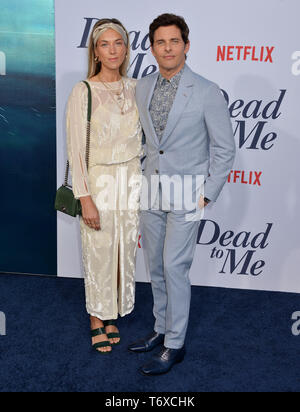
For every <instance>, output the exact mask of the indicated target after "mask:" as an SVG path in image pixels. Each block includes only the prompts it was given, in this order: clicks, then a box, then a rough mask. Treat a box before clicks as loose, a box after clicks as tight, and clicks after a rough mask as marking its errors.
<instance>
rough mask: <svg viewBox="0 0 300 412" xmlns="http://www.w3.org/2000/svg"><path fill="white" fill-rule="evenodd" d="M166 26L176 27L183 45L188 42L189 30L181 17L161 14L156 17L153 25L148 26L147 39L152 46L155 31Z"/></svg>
mask: <svg viewBox="0 0 300 412" xmlns="http://www.w3.org/2000/svg"><path fill="white" fill-rule="evenodd" d="M167 26H177V27H178V28H179V29H180V31H181V35H182V39H183V41H184V43H185V44H187V43H188V42H189V34H190V29H189V27H188V25H187V24H186V21H185V20H184V18H183V17H181V16H176V15H175V14H168V13H166V14H162V15H161V16H158V17H157V18H156V19H155V20H154V21H153V23H151V25H150V29H149V38H150V43H151V45H152V46H153V44H154V34H155V32H156V30H157V29H159V28H160V27H167Z"/></svg>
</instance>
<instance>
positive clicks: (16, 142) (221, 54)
mask: <svg viewBox="0 0 300 412" xmlns="http://www.w3.org/2000/svg"><path fill="white" fill-rule="evenodd" d="M4 3H5V4H6V3H7V4H6V9H5V10H6V12H7V10H9V8H10V7H11V9H10V13H11V15H12V14H13V15H14V16H15V15H18V8H17V7H16V3H18V4H19V3H22V4H24V5H25V4H26V5H27V6H26V7H25V9H24V8H23V9H22V8H20V7H19V9H20V10H19V12H20V15H19V16H20V17H19V19H15V20H12V19H10V16H9V13H8V14H6V18H5V19H4V18H3V12H2V10H1V15H0V22H1V26H0V32H1V33H0V34H1V38H0V82H1V83H0V85H1V90H0V93H1V95H0V99H1V100H0V133H1V166H0V167H1V168H2V176H4V178H3V180H4V181H3V185H2V187H4V193H5V194H8V195H9V196H10V198H9V199H8V200H7V199H5V202H4V204H5V209H3V211H4V217H5V219H4V220H5V222H4V231H3V236H2V237H1V254H3V256H2V255H1V262H0V265H1V266H0V271H12V272H14V271H22V270H21V269H22V267H24V268H25V267H26V268H27V267H29V269H26V271H30V263H29V262H30V261H31V262H32V261H33V260H34V261H35V264H34V265H32V266H31V268H32V270H31V272H30V273H44V274H52V273H53V265H54V266H55V272H57V274H58V276H66V277H82V276H83V269H82V263H81V245H80V233H79V225H78V221H77V220H76V219H72V218H69V217H67V216H64V215H63V214H60V213H59V214H57V239H56V224H53V216H55V214H53V210H52V203H51V202H50V201H49V204H47V206H45V202H44V203H41V200H40V198H39V199H38V198H35V196H36V186H35V183H36V182H37V179H40V182H41V181H43V182H44V184H43V185H42V184H41V183H39V186H38V187H39V189H40V192H39V194H40V196H41V197H42V198H43V196H44V199H46V198H47V201H48V200H49V192H51V195H52V197H54V194H55V193H54V192H55V190H52V189H53V187H52V186H51V179H52V177H51V176H52V173H53V176H55V178H56V176H57V187H58V186H60V185H61V183H62V181H63V178H64V169H65V163H66V159H67V156H66V137H65V110H66V102H67V99H68V96H69V94H70V92H71V90H72V88H73V86H74V85H75V83H77V82H78V81H80V80H83V79H85V78H86V76H87V41H88V37H89V34H90V32H91V29H92V27H93V25H94V24H95V23H96V21H97V20H98V19H100V18H103V17H110V18H111V17H115V18H117V19H119V20H121V21H122V22H123V24H124V25H125V26H126V27H127V29H128V31H129V32H130V40H131V50H132V53H131V67H130V71H129V76H131V77H134V78H137V79H139V78H141V77H144V76H147V75H149V74H151V73H154V72H156V71H157V70H158V68H157V64H156V62H155V59H154V58H153V56H152V55H151V50H150V42H149V37H148V31H149V24H150V23H151V22H152V20H153V19H154V18H155V17H157V16H158V15H159V14H161V13H165V12H171V13H175V14H179V15H182V16H184V17H185V19H186V21H187V23H188V25H189V26H190V29H191V36H190V40H191V50H190V52H189V55H188V64H189V66H190V67H191V68H192V69H193V70H194V71H195V72H197V73H199V74H200V75H202V76H204V77H207V78H208V79H210V80H212V81H214V82H216V83H217V84H219V86H220V88H221V89H222V91H223V94H224V98H225V99H226V101H227V103H228V107H229V110H230V115H231V120H232V126H233V130H234V135H235V141H236V146H237V157H236V160H235V164H234V167H233V170H232V171H231V173H230V175H229V177H228V182H227V185H226V186H225V188H224V190H223V192H222V194H221V196H220V198H219V199H218V202H217V203H215V204H212V205H210V206H209V207H208V208H207V209H206V211H205V216H204V219H203V220H202V222H201V224H200V230H199V235H198V239H197V249H196V256H195V261H194V264H193V266H192V270H191V280H192V283H193V284H194V285H202V286H216V287H229V288H243V289H254V290H271V291H286V292H298V293H300V281H299V275H298V273H299V269H298V268H299V266H300V240H299V236H298V227H299V210H300V193H299V183H298V176H299V166H298V164H299V162H298V157H299V155H300V137H299V130H300V124H299V96H300V42H299V23H298V19H299V17H298V16H299V14H300V2H299V1H298V0H264V1H260V0H252V1H251V2H249V1H241V0H210V1H209V2H207V1H203V0H186V1H185V2H182V1H181V0H165V1H164V2H158V1H152V2H143V3H141V2H140V1H138V0H126V1H121V0H116V1H114V2H113V3H110V2H99V0H85V1H79V0H76V1H74V0H56V1H55V36H56V130H57V136H56V137H55V134H54V133H53V134H52V135H51V133H52V132H51V130H52V129H51V127H52V126H51V125H50V123H48V122H49V117H48V116H50V115H51V113H52V112H51V110H53V109H52V106H53V103H52V101H48V100H47V99H48V97H49V93H48V94H47V93H46V92H44V93H45V94H44V95H43V96H46V98H45V100H44V101H45V102H47V104H46V103H45V105H44V106H41V105H40V104H41V103H39V104H37V103H34V104H33V103H31V101H28V102H27V103H26V101H24V100H25V99H22V98H21V97H20V96H22V92H21V91H22V87H23V86H21V85H20V86H19V85H17V83H15V84H14V80H13V79H14V78H16V79H20V77H18V76H19V73H20V72H22V70H23V69H24V70H25V68H26V70H27V65H26V64H25V63H24V61H23V58H22V53H24V49H25V50H29V53H30V54H31V56H32V66H31V68H30V70H31V71H32V75H30V76H31V77H32V76H33V73H34V76H38V77H37V79H38V80H37V81H35V82H34V83H33V86H32V91H34V92H35V93H38V92H39V90H40V87H42V86H41V83H40V82H39V81H40V79H43V82H42V84H43V85H45V84H46V83H45V81H46V79H51V75H52V74H51V73H52V72H51V70H52V69H51V68H52V67H53V65H52V63H51V62H49V64H48V66H47V67H45V66H40V67H42V70H40V71H38V72H36V70H35V69H33V67H35V66H34V64H35V63H37V61H38V60H39V59H42V61H44V60H43V59H44V57H45V55H47V56H48V58H49V56H50V55H51V53H50V51H49V48H50V49H51V47H52V46H51V47H50V45H51V44H52V43H51V42H52V39H53V35H54V32H51V30H50V31H47V32H45V27H48V26H47V24H46V23H45V17H46V16H48V18H49V19H50V18H51V7H53V6H54V4H53V1H50V0H49V1H48V0H47V1H43V2H40V1H34V0H24V2H16V1H12V0H10V1H9V2H8V1H6V0H5V1H4ZM8 3H9V4H15V7H13V6H9V5H8ZM46 4H47V7H48V8H47V7H46ZM1 5H2V3H1ZM49 8H50V10H49ZM28 10H29V11H30V13H29V16H30V18H29V17H28V18H23V16H24V17H25V16H27V14H26V12H28ZM35 13H37V15H35ZM40 14H43V16H44V17H43V18H42V17H41V15H40ZM30 19H31V20H32V21H33V22H34V24H35V25H36V27H35V26H33V28H32V30H31V33H40V34H41V33H43V34H44V37H42V35H41V36H40V37H39V38H38V37H31V38H30V40H29V44H28V43H26V42H25V43H24V44H23V43H22V44H23V47H22V52H21V51H18V50H19V49H18V47H19V46H20V45H21V41H22V42H23V41H25V40H26V36H27V35H29V34H28V33H27V32H26V34H25V36H21V37H20V38H19V37H17V34H16V36H14V35H13V33H14V32H19V31H22V30H20V29H19V28H16V27H8V26H9V24H10V23H9V22H10V21H14V23H13V24H15V25H16V24H17V22H19V24H20V25H19V27H22V29H23V28H26V27H27V23H28V22H30V21H31V20H30ZM25 23H26V24H25ZM32 24H33V23H32ZM3 27H4V28H3ZM26 30H27V28H26ZM53 30H54V29H53ZM3 32H4V33H6V32H10V33H11V34H10V37H9V38H7V37H5V34H4V37H3ZM3 39H5V41H4V40H3ZM37 39H39V41H40V43H39V44H40V49H39V52H38V53H37V54H36V53H35V52H36V50H37V44H36V41H37ZM42 39H44V41H45V43H43V42H42ZM51 50H52V49H51ZM26 62H27V63H28V59H27V60H26ZM30 70H29V71H30ZM41 72H42V73H41ZM7 73H9V75H12V73H15V74H14V76H15V77H10V78H8V77H6V76H5V74H6V75H7ZM26 73H28V72H26ZM26 76H28V74H26ZM5 78H6V79H7V83H5V80H3V79H5ZM22 78H23V79H24V76H23V77H22ZM25 78H26V79H27V78H28V77H25ZM9 79H10V83H8V80H9ZM34 79H35V78H34ZM47 81H48V80H47ZM3 85H4V86H3ZM16 85H17V86H16ZM26 90H27V89H26ZM43 90H44V89H43ZM49 90H51V87H50V85H48V92H49ZM17 91H19V94H17ZM3 93H4V94H3ZM39 93H40V92H39ZM50 95H51V93H50ZM3 96H4V98H3ZM26 96H27V95H26ZM42 100H43V99H42ZM50 100H51V99H50ZM21 103H22V104H21ZM22 105H23V106H22ZM21 106H22V110H23V112H22V113H25V112H26V120H24V122H22V123H21V125H20V126H18V122H19V121H20V119H21V118H22V116H23V114H21V112H20V113H19V115H18V116H16V115H15V113H14V112H13V113H12V114H11V115H10V116H8V115H9V110H10V109H11V108H14V110H15V109H16V110H21ZM41 107H43V108H45V111H43V110H41V109H40V108H41ZM46 109H47V110H46ZM47 113H48V114H47ZM39 115H40V116H41V119H42V120H41V121H42V122H44V123H43V125H42V126H41V127H42V132H41V130H40V129H39V131H38V132H36V129H37V128H38V126H34V125H38V124H40V123H38V121H39V120H40V119H39ZM30 116H32V117H30ZM7 122H9V124H10V128H8V126H7ZM14 122H16V125H15V129H14V128H13V126H12V125H13V124H14ZM17 130H18V131H17ZM33 131H35V132H36V133H37V134H34V133H33ZM12 133H15V135H13V134H12ZM49 133H50V134H49ZM50 135H51V136H52V141H51V146H49V142H50V140H51V139H49V136H50ZM16 136H17V137H16ZM35 136H37V137H35ZM56 138H57V141H56V149H57V159H56V160H57V166H55V162H53V160H51V159H52V158H51V153H52V150H53V146H52V145H53V142H54V141H55V139H56ZM54 145H55V142H54ZM54 147H55V146H54ZM46 151H48V152H46ZM29 154H30V156H29ZM46 154H47V155H48V157H47V155H46ZM25 163H26V165H25ZM29 166H30V167H32V169H34V171H35V173H33V172H32V171H30V168H29ZM42 166H44V168H43V167H42ZM56 168H57V169H56ZM45 174H48V176H50V177H48V181H47V180H45ZM17 179H20V180H17ZM24 181H26V182H31V183H32V188H31V189H30V190H31V192H30V190H29V189H28V187H27V186H25V185H23V183H24ZM17 182H21V183H18V187H15V185H16V184H17ZM28 184H30V183H28ZM13 187H15V190H14V194H12V192H13V190H12V189H11V188H13ZM8 188H10V189H9V190H8ZM25 191H26V195H27V197H24V196H25V194H24V192H25ZM20 193H21V196H20ZM28 194H30V196H29V195H28ZM31 195H32V196H33V197H32V199H34V202H33V201H31V200H30V199H31ZM17 199H18V200H17ZM1 203H2V205H1V207H3V202H2V200H1ZM33 203H35V206H36V209H34V205H33ZM25 208H27V213H26V216H25V212H24V210H25ZM41 216H42V217H43V218H44V220H43V219H42V217H41ZM55 219H56V216H55ZM55 223H56V221H55ZM54 226H55V227H54ZM24 228H25V231H24ZM53 233H54V234H55V241H54V240H53ZM142 235H143V234H142V233H141V239H140V242H139V250H138V262H137V280H138V281H149V274H148V273H147V270H146V268H145V265H144V259H143V236H142ZM33 242H34V245H33ZM16 245H18V247H16ZM46 249H47V250H48V254H46V253H45V250H46ZM53 249H54V250H55V252H57V257H56V254H55V256H53V253H52V252H53ZM7 256H8V257H7ZM2 258H3V260H2ZM26 259H27V263H28V265H27V266H26V265H25V264H24V262H25V263H26ZM2 261H3V262H4V263H2ZM18 263H20V264H19V265H18ZM56 268H57V271H56Z"/></svg>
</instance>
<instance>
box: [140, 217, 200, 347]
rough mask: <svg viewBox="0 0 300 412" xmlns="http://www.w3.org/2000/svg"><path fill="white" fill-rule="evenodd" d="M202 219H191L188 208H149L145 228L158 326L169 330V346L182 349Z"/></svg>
mask: <svg viewBox="0 0 300 412" xmlns="http://www.w3.org/2000/svg"><path fill="white" fill-rule="evenodd" d="M199 225H200V221H188V220H187V219H186V213H185V212H184V211H163V210H145V211H142V212H141V232H142V239H143V249H144V254H145V262H146V265H147V268H148V270H149V272H150V276H151V284H152V292H153V300H154V307H153V313H154V317H155V326H154V330H155V331H156V332H157V333H162V334H165V342H164V344H165V346H166V347H167V348H170V349H180V348H181V347H182V346H183V345H184V342H185V337H186V332H187V327H188V321H189V313H190V303H191V282H190V279H189V272H190V268H191V265H192V262H193V258H194V254H195V249H196V244H197V236H198V231H199Z"/></svg>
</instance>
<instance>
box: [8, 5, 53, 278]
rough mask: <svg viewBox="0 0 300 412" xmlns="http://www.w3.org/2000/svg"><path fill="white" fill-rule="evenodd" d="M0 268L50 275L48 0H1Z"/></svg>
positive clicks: (50, 66)
mask: <svg viewBox="0 0 300 412" xmlns="http://www.w3.org/2000/svg"><path fill="white" fill-rule="evenodd" d="M0 73H1V74H0V176H1V185H0V194H1V195H0V199H1V200H0V215H1V226H0V227H1V229H0V230H1V232H0V233H1V236H0V272H19V273H32V274H48V275H56V271H57V241H56V233H57V231H56V213H55V212H54V210H53V197H54V194H55V190H56V119H55V27H54V3H53V0H43V1H40V0H1V13H0Z"/></svg>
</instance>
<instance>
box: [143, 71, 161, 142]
mask: <svg viewBox="0 0 300 412" xmlns="http://www.w3.org/2000/svg"><path fill="white" fill-rule="evenodd" d="M158 74H159V73H156V74H155V75H154V76H153V77H152V79H151V82H150V84H149V88H148V92H147V93H145V95H146V96H145V99H146V100H145V104H144V105H143V107H144V108H145V123H146V125H147V128H148V133H146V136H153V139H154V141H155V143H156V144H157V145H159V139H158V137H157V134H156V131H155V129H154V126H153V122H152V118H151V114H150V104H151V100H152V96H153V93H154V89H155V86H156V83H157V79H158Z"/></svg>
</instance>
